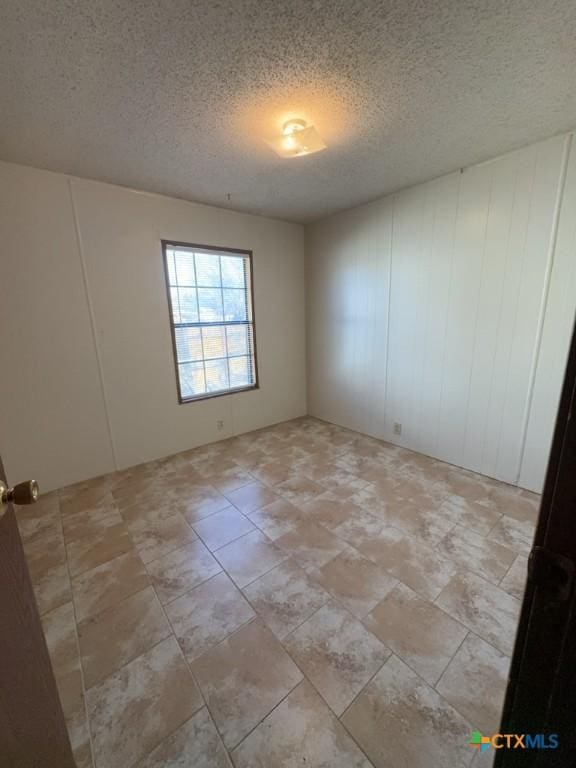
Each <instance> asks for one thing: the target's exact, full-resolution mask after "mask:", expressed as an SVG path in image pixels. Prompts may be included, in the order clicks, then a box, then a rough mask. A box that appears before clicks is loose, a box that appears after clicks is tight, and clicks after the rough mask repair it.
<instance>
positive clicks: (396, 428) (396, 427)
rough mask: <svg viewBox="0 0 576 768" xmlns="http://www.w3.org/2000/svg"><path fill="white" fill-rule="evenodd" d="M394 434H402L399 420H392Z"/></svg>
mask: <svg viewBox="0 0 576 768" xmlns="http://www.w3.org/2000/svg"><path fill="white" fill-rule="evenodd" d="M394 434H395V435H401V434H402V424H400V422H399V421H395V422H394Z"/></svg>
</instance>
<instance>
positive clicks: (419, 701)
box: [342, 656, 472, 768]
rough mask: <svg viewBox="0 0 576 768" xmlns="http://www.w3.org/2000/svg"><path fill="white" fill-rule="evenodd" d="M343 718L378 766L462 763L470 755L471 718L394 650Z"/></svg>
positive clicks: (452, 767) (438, 767)
mask: <svg viewBox="0 0 576 768" xmlns="http://www.w3.org/2000/svg"><path fill="white" fill-rule="evenodd" d="M342 722H343V724H344V726H345V727H346V729H347V730H348V731H349V733H350V734H351V735H352V737H353V738H354V740H355V741H356V742H357V744H359V746H360V747H361V748H362V749H363V750H364V752H365V753H366V754H367V755H368V757H369V758H370V760H371V761H372V763H373V764H374V766H375V768H399V766H406V767H407V768H408V766H409V767H410V768H432V766H433V767H434V768H456V767H457V766H458V768H460V767H462V768H464V766H467V765H468V764H469V763H470V761H471V759H472V755H471V754H470V751H471V750H470V747H469V746H468V741H469V739H470V731H471V727H470V723H468V722H467V721H466V720H465V719H464V718H463V717H462V716H461V715H460V714H459V713H458V712H457V711H456V710H455V709H453V708H452V707H451V706H450V705H449V704H448V703H447V702H446V701H444V699H442V698H441V696H439V695H438V694H437V693H436V691H434V690H433V689H432V688H430V686H428V685H427V684H426V683H425V682H424V681H423V680H422V679H421V678H420V677H418V675H417V674H416V673H415V672H413V671H412V670H411V669H410V668H409V667H407V666H406V665H405V664H404V663H403V662H402V661H400V659H398V658H397V657H396V656H392V657H391V658H390V659H389V660H388V662H387V663H386V664H385V665H384V666H383V668H382V669H381V670H380V672H378V674H377V675H376V676H375V678H374V679H373V680H372V681H371V682H370V683H369V685H368V686H366V688H365V689H364V690H363V691H362V693H361V694H360V695H359V696H358V698H357V699H356V701H355V702H354V703H353V704H352V706H351V707H350V708H349V709H348V711H347V712H346V713H345V714H344V717H343V718H342Z"/></svg>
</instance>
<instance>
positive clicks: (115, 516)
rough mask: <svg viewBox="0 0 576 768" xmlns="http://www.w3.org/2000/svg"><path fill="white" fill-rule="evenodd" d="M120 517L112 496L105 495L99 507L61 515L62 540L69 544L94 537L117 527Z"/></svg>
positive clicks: (120, 520)
mask: <svg viewBox="0 0 576 768" xmlns="http://www.w3.org/2000/svg"><path fill="white" fill-rule="evenodd" d="M121 522H122V517H121V515H120V513H119V512H118V509H117V508H116V505H115V504H114V500H113V498H112V494H110V493H109V494H107V495H106V496H105V497H104V499H102V502H101V504H100V505H99V506H96V507H91V508H89V509H81V510H79V511H77V512H74V513H72V514H70V515H62V526H63V529H64V539H65V540H66V543H67V544H69V543H70V542H71V541H75V540H76V539H83V538H84V537H86V536H94V535H95V534H98V533H100V532H101V531H103V530H104V529H106V528H109V527H110V526H114V525H118V524H119V523H121Z"/></svg>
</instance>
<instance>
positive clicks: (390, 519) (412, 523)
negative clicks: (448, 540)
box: [383, 500, 454, 547]
mask: <svg viewBox="0 0 576 768" xmlns="http://www.w3.org/2000/svg"><path fill="white" fill-rule="evenodd" d="M383 518H384V520H385V522H386V523H388V524H389V525H391V526H394V527H395V528H398V529H399V530H401V531H404V532H405V533H406V534H407V535H408V536H409V537H410V538H411V539H415V540H416V541H418V542H421V543H423V544H425V545H426V546H429V547H435V546H437V545H438V543H439V542H440V541H441V540H442V539H443V538H444V537H445V536H446V534H447V533H448V532H449V531H450V530H451V529H452V528H453V527H454V523H453V522H452V520H449V519H448V518H446V517H444V516H443V515H442V514H441V512H440V504H439V503H438V502H430V501H428V500H426V501H425V502H424V503H421V504H420V503H419V502H418V501H410V502H403V501H399V502H395V503H388V505H387V508H386V512H385V514H384V516H383Z"/></svg>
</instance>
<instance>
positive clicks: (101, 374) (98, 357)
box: [68, 177, 119, 471]
mask: <svg viewBox="0 0 576 768" xmlns="http://www.w3.org/2000/svg"><path fill="white" fill-rule="evenodd" d="M68 191H69V193H70V203H71V206H72V217H73V219H74V229H75V232H76V244H77V247H78V257H79V260H80V267H81V271H82V283H83V286H84V293H85V296H86V304H87V307H88V316H89V318H90V329H91V331H92V341H93V343H94V352H95V355H96V363H97V367H98V379H99V381H100V390H101V394H102V404H103V406H104V416H105V419H106V426H107V429H108V437H109V440H110V449H111V451H112V462H113V465H114V469H115V470H116V471H118V469H119V466H118V455H117V451H116V443H115V440H114V431H113V429H112V420H111V418H110V405H109V403H108V395H107V392H106V384H105V379H104V368H103V366H102V355H101V353H100V345H99V344H98V331H97V327H96V315H95V313H94V305H93V304H92V295H91V293H90V283H89V280H88V268H87V266H86V259H85V255H84V242H83V239H82V231H81V229H80V219H79V217H78V209H77V206H76V199H75V197H74V188H73V179H72V178H70V177H68Z"/></svg>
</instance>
